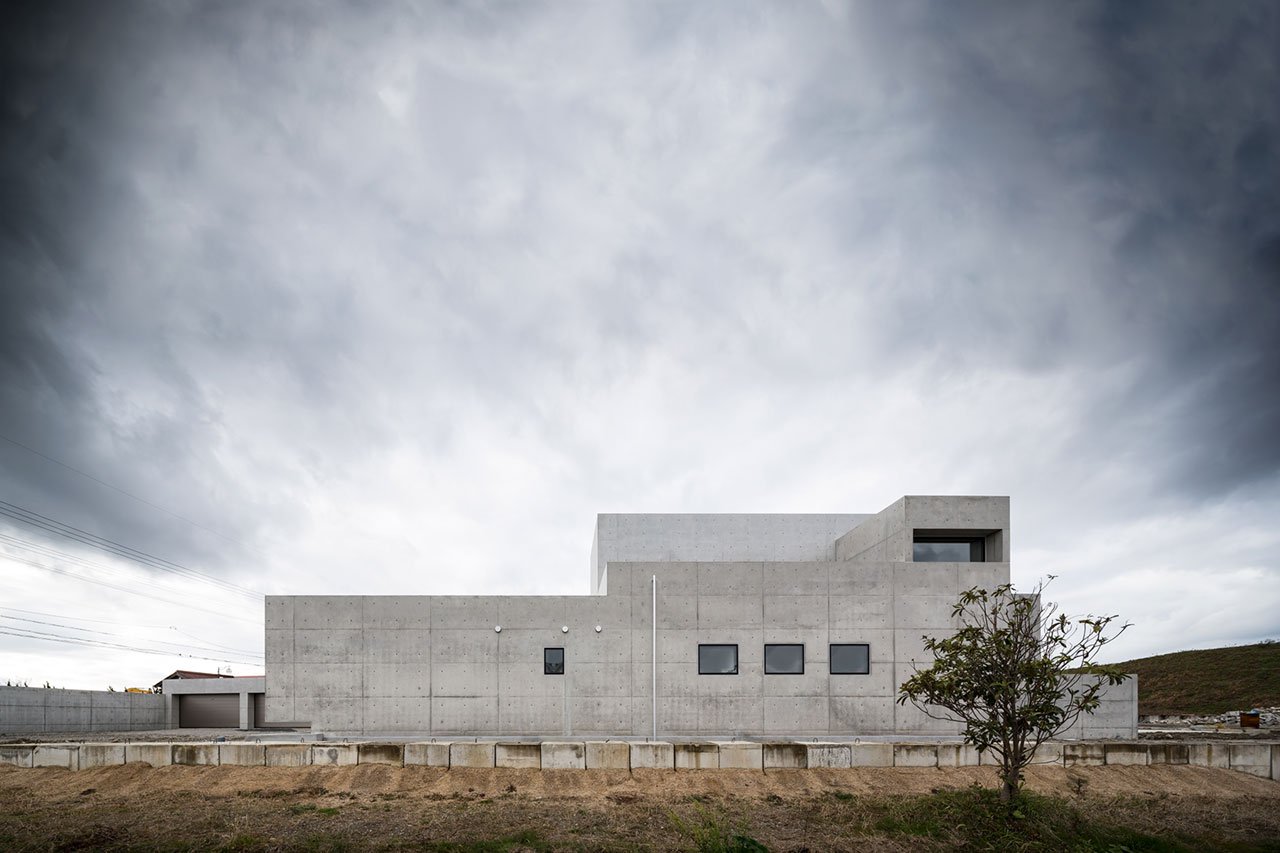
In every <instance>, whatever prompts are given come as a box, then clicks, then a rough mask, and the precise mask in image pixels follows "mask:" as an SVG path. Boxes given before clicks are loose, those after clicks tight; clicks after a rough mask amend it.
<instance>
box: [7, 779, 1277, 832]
mask: <svg viewBox="0 0 1280 853" xmlns="http://www.w3.org/2000/svg"><path fill="white" fill-rule="evenodd" d="M993 781H994V779H993V774H992V770H991V769H990V768H956V769H947V770H940V769H920V770H914V769H884V770H879V769H859V770H808V771H800V770H797V771H776V772H769V773H759V772H752V771H717V772H696V771H695V772H689V773H670V772H661V771H651V772H648V773H644V772H637V773H636V774H635V775H632V774H630V773H627V772H625V771H620V772H609V771H565V772H540V771H532V770H453V771H448V772H445V771H440V770H437V769H433V768H425V767H406V768H395V767H377V766H365V767H339V768H319V767H310V768H249V767H245V768H239V767H165V768H157V769H154V770H153V769H151V768H148V767H145V766H140V765H130V766H125V767H111V768H100V769H97V770H87V771H82V772H79V773H70V772H67V771H62V770H47V769H46V770H17V769H13V768H0V849H5V850H73V849H108V850H112V849H114V850H125V849H130V850H133V849H162V850H187V849H192V850H208V849H221V850H289V849H310V850H410V849H413V850H418V849H421V850H552V849H555V850H560V849H570V850H618V849H652V850H678V849H687V850H695V849H696V850H735V849H736V850H759V849H761V847H765V848H767V849H771V850H852V849H858V850H947V849H997V850H1054V849H1063V845H1068V847H1067V849H1072V848H1074V849H1083V850H1090V849H1097V850H1114V851H1124V850H1135V851H1136V850H1144V849H1145V850H1201V849H1222V850H1276V851H1280V841H1278V839H1280V785H1277V784H1276V783H1273V782H1268V781H1265V780H1261V779H1256V778H1253V777H1250V776H1246V775H1244V774H1241V773H1232V772H1230V771H1222V770H1208V769H1204V768H1194V767H1096V768H1092V767H1091V768H1073V769H1065V768H1061V767H1050V768H1033V769H1032V771H1031V772H1030V773H1029V781H1028V785H1029V788H1031V789H1032V790H1034V791H1036V792H1038V793H1039V794H1040V795H1041V796H1040V797H1038V798H1036V799H1033V800H1032V801H1031V803H1030V804H1029V805H1028V806H1027V810H1028V813H1027V814H1025V815H1023V816H1021V817H1019V818H1015V819H1014V820H1013V821H1009V820H1007V819H1006V818H1005V817H1004V816H1002V815H999V814H998V810H997V815H996V818H995V819H994V820H995V822H994V823H993V822H991V820H992V819H991V818H990V815H989V813H990V812H991V811H992V810H991V809H990V808H989V806H990V802H989V800H990V795H989V794H988V793H984V792H983V791H981V790H977V789H974V788H972V787H971V786H973V785H974V784H975V783H977V784H982V785H990V784H991V783H992V782H993Z"/></svg>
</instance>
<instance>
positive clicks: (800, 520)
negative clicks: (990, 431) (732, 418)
mask: <svg viewBox="0 0 1280 853" xmlns="http://www.w3.org/2000/svg"><path fill="white" fill-rule="evenodd" d="M1008 555H1009V501H1008V498H1004V497H904V498H902V499H900V500H898V501H896V502H894V503H893V504H892V505H890V506H889V507H887V508H886V509H884V510H882V511H881V512H879V513H876V514H874V515H856V514H848V515H652V514H641V515H631V514H627V515H601V516H599V517H598V518H597V521H596V530H595V539H594V542H593V545H592V557H591V570H590V571H591V576H590V594H589V595H581V596H269V597H268V598H267V600H266V708H265V711H266V718H267V719H268V720H270V721H272V722H273V723H283V722H297V723H309V724H310V725H311V726H312V728H313V729H314V730H316V731H323V732H327V733H334V734H363V735H469V736H513V735H514V736H526V737H541V736H547V737H553V736H554V737H559V736H566V735H573V736H630V737H649V736H655V735H656V736H657V737H663V738H671V737H676V738H679V737H698V738H703V737H770V736H824V737H830V736H855V735H949V734H955V733H956V732H957V729H956V728H955V727H954V726H952V725H949V724H945V723H940V722H938V721H935V720H931V719H929V718H927V717H925V716H923V715H922V714H920V712H918V711H917V710H916V709H915V708H912V707H910V706H908V707H901V706H898V705H897V704H896V703H895V701H894V697H895V693H896V690H897V687H898V685H899V684H901V683H902V682H903V681H904V680H905V679H906V678H907V677H908V676H909V675H910V673H911V672H912V671H913V668H914V666H915V665H916V664H917V663H921V662H926V660H925V655H924V650H923V647H922V643H921V637H922V635H924V634H929V635H934V636H936V635H938V634H941V633H944V632H946V631H948V630H949V629H952V628H953V620H952V616H951V608H952V606H953V605H954V603H955V601H956V598H957V595H958V594H959V592H960V591H961V590H964V589H967V588H969V587H971V586H975V585H978V586H984V587H987V588H991V587H994V586H997V585H1000V584H1003V583H1006V582H1008V580H1009V562H1008V560H1009V557H1008ZM655 605H656V609H655ZM655 654H656V660H655ZM655 714H656V717H655ZM1131 720H1132V724H1133V727H1136V722H1137V718H1136V687H1135V688H1133V689H1132V690H1127V691H1126V690H1123V689H1122V690H1120V691H1116V692H1114V693H1113V694H1108V698H1107V701H1106V702H1104V706H1103V709H1102V710H1101V711H1100V713H1099V714H1098V715H1097V716H1096V717H1095V723H1094V724H1092V726H1093V727H1092V728H1091V730H1090V731H1088V732H1087V735H1088V736H1090V737H1100V736H1101V737H1105V736H1113V737H1114V736H1125V735H1129V734H1131V732H1132V731H1133V730H1134V729H1133V728H1131V727H1130V721H1131ZM1080 734H1086V733H1084V732H1081V733H1080Z"/></svg>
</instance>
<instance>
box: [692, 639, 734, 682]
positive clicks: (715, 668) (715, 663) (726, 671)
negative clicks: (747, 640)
mask: <svg viewBox="0 0 1280 853" xmlns="http://www.w3.org/2000/svg"><path fill="white" fill-rule="evenodd" d="M737 674H738V644H737V643H733V644H721V645H701V644H700V645H699V646H698V675H737Z"/></svg>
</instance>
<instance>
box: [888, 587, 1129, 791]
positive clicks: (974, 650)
mask: <svg viewBox="0 0 1280 853" xmlns="http://www.w3.org/2000/svg"><path fill="white" fill-rule="evenodd" d="M1049 580H1050V581H1051V580H1053V578H1052V577H1050V578H1049ZM1045 586H1046V583H1044V582H1042V583H1040V584H1039V585H1038V586H1037V587H1036V590H1035V592H1034V593H1033V594H1031V595H1023V594H1019V593H1015V592H1014V591H1013V586H1012V585H1010V584H1005V585H1003V586H1000V587H996V588H995V589H993V590H990V591H988V590H985V589H980V588H978V587H974V588H972V589H970V590H968V591H966V592H964V593H963V594H961V596H960V600H959V601H958V602H956V606H955V608H954V609H953V611H952V615H953V616H955V617H958V620H959V624H960V628H959V630H958V631H957V632H956V633H955V634H954V635H952V636H950V637H943V638H933V637H924V647H925V649H926V650H927V651H928V652H930V653H931V654H933V656H934V661H933V663H932V664H931V665H930V666H929V667H928V668H927V669H922V670H919V671H918V672H916V673H915V674H914V675H913V676H912V677H911V678H909V679H908V680H907V681H906V682H904V683H903V685H902V686H901V687H900V688H899V694H898V704H900V705H903V704H906V703H907V702H910V703H911V704H913V705H915V706H916V707H917V708H919V709H920V710H921V711H922V712H924V713H925V714H926V715H928V716H930V717H932V718H934V719H938V720H949V721H951V722H955V723H962V724H963V725H964V739H965V742H966V743H970V744H973V746H974V747H976V748H977V750H978V752H980V753H985V752H990V753H992V754H994V755H995V756H996V758H997V759H998V760H999V762H1000V771H999V772H1000V782H1001V787H1000V800H1001V802H1004V803H1009V802H1011V801H1012V800H1013V799H1014V798H1015V797H1016V796H1017V794H1018V792H1019V790H1021V787H1022V781H1023V769H1024V768H1026V766H1027V765H1028V764H1030V763H1031V760H1032V758H1033V757H1034V755H1035V752H1036V749H1037V748H1038V747H1039V746H1040V744H1041V743H1043V742H1044V741H1046V740H1048V739H1050V738H1052V737H1054V736H1055V735H1058V734H1060V733H1062V732H1063V731H1066V730H1067V729H1069V728H1071V726H1072V725H1073V724H1075V722H1076V721H1077V720H1078V719H1079V718H1080V715H1081V714H1092V713H1093V712H1094V711H1095V710H1097V708H1098V704H1099V702H1100V701H1101V695H1102V692H1103V691H1104V690H1105V689H1106V688H1107V687H1108V686H1111V685H1116V684H1120V683H1121V682H1123V681H1124V680H1125V679H1126V678H1127V677H1128V676H1126V675H1125V674H1124V673H1122V672H1120V671H1119V670H1118V669H1116V668H1115V667H1114V666H1106V665H1102V664H1098V663H1096V659H1097V657H1098V655H1099V653H1100V652H1101V651H1102V648H1103V647H1104V646H1105V645H1106V644H1107V643H1109V642H1111V641H1112V640H1114V639H1116V637H1118V636H1120V634H1122V633H1124V631H1125V630H1126V629H1127V628H1129V624H1128V623H1126V624H1123V625H1118V626H1116V625H1114V624H1113V623H1115V620H1116V619H1117V618H1118V617H1117V616H1085V617H1082V618H1076V619H1069V618H1068V617H1067V616H1065V615H1063V614H1061V613H1059V612H1058V606H1057V605H1056V604H1052V603H1050V604H1042V602H1041V593H1042V592H1043V591H1044V588H1045Z"/></svg>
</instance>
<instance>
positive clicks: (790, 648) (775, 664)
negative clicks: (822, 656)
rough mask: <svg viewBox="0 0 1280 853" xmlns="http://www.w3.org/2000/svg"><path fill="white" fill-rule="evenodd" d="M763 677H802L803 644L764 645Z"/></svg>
mask: <svg viewBox="0 0 1280 853" xmlns="http://www.w3.org/2000/svg"><path fill="white" fill-rule="evenodd" d="M764 673H765V675H804V643H765V645H764Z"/></svg>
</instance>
